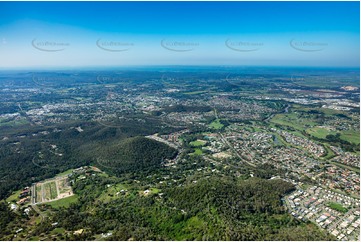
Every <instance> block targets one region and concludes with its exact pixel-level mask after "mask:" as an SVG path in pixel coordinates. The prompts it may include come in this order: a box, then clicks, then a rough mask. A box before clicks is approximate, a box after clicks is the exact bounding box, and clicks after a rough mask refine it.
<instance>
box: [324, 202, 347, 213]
mask: <svg viewBox="0 0 361 242" xmlns="http://www.w3.org/2000/svg"><path fill="white" fill-rule="evenodd" d="M327 206H328V207H329V208H331V209H333V210H336V211H339V212H341V213H347V211H348V209H347V208H345V207H343V206H342V205H341V204H339V203H335V202H330V203H328V204H327Z"/></svg>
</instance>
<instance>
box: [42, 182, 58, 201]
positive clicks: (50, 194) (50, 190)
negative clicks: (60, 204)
mask: <svg viewBox="0 0 361 242" xmlns="http://www.w3.org/2000/svg"><path fill="white" fill-rule="evenodd" d="M44 188H45V197H46V198H49V199H50V200H51V199H55V198H57V197H58V192H57V190H56V184H55V181H52V182H48V183H45V185H44Z"/></svg>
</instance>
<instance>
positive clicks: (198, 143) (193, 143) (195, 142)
mask: <svg viewBox="0 0 361 242" xmlns="http://www.w3.org/2000/svg"><path fill="white" fill-rule="evenodd" d="M206 143H207V142H206V141H204V140H199V139H198V140H196V141H192V142H190V143H189V144H190V145H191V146H194V147H199V146H203V145H205V144H206Z"/></svg>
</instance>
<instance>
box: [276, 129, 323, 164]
mask: <svg viewBox="0 0 361 242" xmlns="http://www.w3.org/2000/svg"><path fill="white" fill-rule="evenodd" d="M277 132H278V133H279V134H280V135H281V136H282V137H283V138H284V139H285V140H286V141H287V142H288V143H290V144H293V145H295V146H299V147H302V148H303V149H305V150H307V151H308V152H309V153H311V154H313V155H314V156H316V157H320V156H323V155H324V154H326V150H325V148H324V147H323V146H322V145H318V144H316V143H315V142H313V141H311V140H308V139H304V138H301V137H298V136H296V135H293V134H290V133H288V132H286V131H283V130H277Z"/></svg>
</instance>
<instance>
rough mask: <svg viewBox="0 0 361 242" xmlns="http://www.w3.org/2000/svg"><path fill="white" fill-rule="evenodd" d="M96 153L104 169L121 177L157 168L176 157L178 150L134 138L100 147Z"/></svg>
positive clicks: (149, 140)
mask: <svg viewBox="0 0 361 242" xmlns="http://www.w3.org/2000/svg"><path fill="white" fill-rule="evenodd" d="M96 153H97V157H98V159H97V162H98V163H99V165H100V166H103V169H106V170H108V171H110V172H112V173H114V174H115V175H119V174H122V173H123V172H134V171H145V170H152V169H154V168H157V167H159V166H160V165H161V163H162V161H164V160H166V159H172V158H174V157H176V155H177V150H176V149H174V148H172V147H170V146H168V145H166V144H163V143H161V142H158V141H155V140H152V139H148V138H144V137H132V138H127V139H124V140H120V141H115V142H112V143H110V144H107V145H105V146H100V147H98V149H97V152H96Z"/></svg>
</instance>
